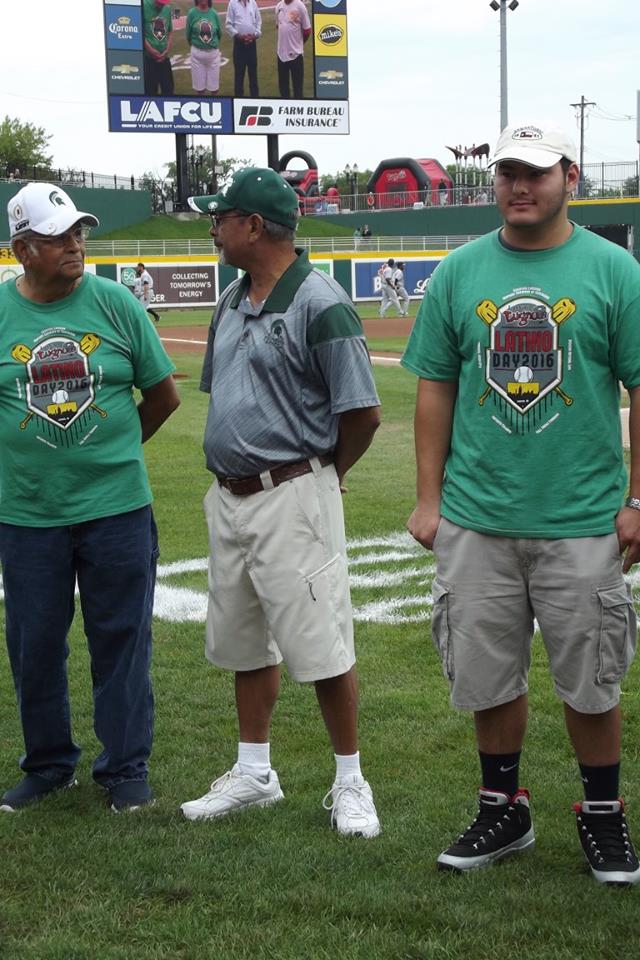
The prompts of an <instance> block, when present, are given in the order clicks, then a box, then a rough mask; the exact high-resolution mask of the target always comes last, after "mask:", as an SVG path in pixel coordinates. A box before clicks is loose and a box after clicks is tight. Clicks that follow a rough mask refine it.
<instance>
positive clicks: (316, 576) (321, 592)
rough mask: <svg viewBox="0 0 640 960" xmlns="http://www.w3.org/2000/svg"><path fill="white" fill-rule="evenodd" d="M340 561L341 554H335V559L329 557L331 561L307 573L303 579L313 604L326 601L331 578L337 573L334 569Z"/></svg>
mask: <svg viewBox="0 0 640 960" xmlns="http://www.w3.org/2000/svg"><path fill="white" fill-rule="evenodd" d="M340 559H341V554H339V553H336V555H335V557H331V560H327V562H326V563H323V564H322V566H321V567H318V569H317V570H314V571H313V573H308V574H307V575H306V576H305V577H304V578H303V579H304V582H305V583H306V584H307V586H308V588H309V594H310V596H311V599H312V600H313V601H314V603H317V602H318V600H326V599H327V598H328V596H329V594H330V585H331V582H332V577H333V576H334V574H335V572H337V571H336V569H335V568H336V564H337V563H339V561H340Z"/></svg>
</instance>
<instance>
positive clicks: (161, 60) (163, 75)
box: [142, 0, 174, 97]
mask: <svg viewBox="0 0 640 960" xmlns="http://www.w3.org/2000/svg"><path fill="white" fill-rule="evenodd" d="M142 27H143V34H144V92H145V94H147V96H151V97H155V96H161V97H172V96H173V91H174V83H173V70H172V69H171V46H172V43H173V22H172V19H171V0H142Z"/></svg>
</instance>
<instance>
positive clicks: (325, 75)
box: [320, 70, 344, 80]
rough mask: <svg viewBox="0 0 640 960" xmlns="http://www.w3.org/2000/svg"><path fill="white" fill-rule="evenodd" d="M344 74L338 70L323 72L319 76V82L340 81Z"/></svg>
mask: <svg viewBox="0 0 640 960" xmlns="http://www.w3.org/2000/svg"><path fill="white" fill-rule="evenodd" d="M343 77H344V73H341V72H340V71H339V70H323V71H322V73H321V74H320V79H321V80H342V78H343Z"/></svg>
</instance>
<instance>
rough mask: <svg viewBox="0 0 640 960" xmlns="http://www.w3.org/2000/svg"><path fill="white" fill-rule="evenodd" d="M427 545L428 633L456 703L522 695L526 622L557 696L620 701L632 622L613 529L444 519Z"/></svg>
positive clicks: (479, 705)
mask: <svg viewBox="0 0 640 960" xmlns="http://www.w3.org/2000/svg"><path fill="white" fill-rule="evenodd" d="M433 549H434V553H435V556H436V577H435V579H434V581H433V619H432V636H433V640H434V643H435V645H436V647H437V648H438V650H439V652H440V656H441V658H442V664H443V669H444V673H445V676H446V677H447V678H448V680H449V682H450V685H451V702H452V704H453V705H454V706H455V707H457V708H458V709H461V710H487V709H488V708H490V707H495V706H498V705H499V704H502V703H508V702H509V701H511V700H515V699H516V697H519V696H521V694H523V693H526V692H527V689H528V683H527V677H528V673H529V667H530V664H531V641H532V638H533V632H534V619H535V620H537V622H538V625H539V628H540V632H541V634H542V639H543V641H544V644H545V647H546V649H547V654H548V656H549V664H550V668H551V673H552V675H553V679H554V683H555V689H556V692H557V694H558V696H559V697H560V698H561V700H563V701H564V702H565V703H568V704H569V705H570V706H571V707H573V708H574V709H575V710H577V711H579V712H580V713H604V712H606V711H607V710H610V709H611V708H612V707H614V706H615V705H616V704H617V703H618V700H619V699H620V681H621V680H622V678H623V677H624V675H625V673H626V672H627V670H628V668H629V666H630V665H631V662H632V661H633V657H634V655H635V650H636V642H637V626H636V616H635V612H634V609H633V602H632V599H631V591H630V589H629V587H628V585H627V584H626V583H625V580H624V578H623V576H622V560H621V556H620V550H619V546H618V538H617V537H616V535H615V534H610V535H607V536H602V537H582V538H575V539H566V540H519V539H514V538H511V537H494V536H487V535H485V534H481V533H476V532H475V531H473V530H468V529H466V528H463V527H459V526H457V525H456V524H454V523H451V522H450V521H449V520H446V519H445V518H444V517H443V518H442V520H441V521H440V526H439V527H438V532H437V534H436V538H435V541H434V545H433Z"/></svg>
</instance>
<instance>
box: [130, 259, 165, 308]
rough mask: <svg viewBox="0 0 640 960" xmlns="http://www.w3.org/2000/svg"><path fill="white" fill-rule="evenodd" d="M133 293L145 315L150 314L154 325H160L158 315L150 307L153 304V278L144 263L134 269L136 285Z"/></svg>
mask: <svg viewBox="0 0 640 960" xmlns="http://www.w3.org/2000/svg"><path fill="white" fill-rule="evenodd" d="M133 292H134V294H135V295H136V297H137V298H138V300H139V301H140V303H141V304H142V306H143V307H144V308H145V310H146V311H147V313H150V314H151V316H152V317H153V319H154V320H155V322H156V323H160V314H159V313H158V311H157V310H154V309H153V307H152V306H151V304H152V303H153V277H152V276H151V274H150V273H149V271H148V270H147V268H146V267H145V265H144V263H139V264H138V266H137V267H136V284H135V286H134V288H133Z"/></svg>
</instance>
